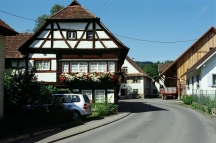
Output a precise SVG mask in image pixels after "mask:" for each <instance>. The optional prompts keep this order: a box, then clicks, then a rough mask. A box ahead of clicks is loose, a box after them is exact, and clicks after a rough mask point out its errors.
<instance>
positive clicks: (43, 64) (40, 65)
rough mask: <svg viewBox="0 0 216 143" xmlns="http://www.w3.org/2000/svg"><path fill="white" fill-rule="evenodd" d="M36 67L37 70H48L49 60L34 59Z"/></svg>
mask: <svg viewBox="0 0 216 143" xmlns="http://www.w3.org/2000/svg"><path fill="white" fill-rule="evenodd" d="M36 69H37V70H50V61H49V60H44V61H36Z"/></svg>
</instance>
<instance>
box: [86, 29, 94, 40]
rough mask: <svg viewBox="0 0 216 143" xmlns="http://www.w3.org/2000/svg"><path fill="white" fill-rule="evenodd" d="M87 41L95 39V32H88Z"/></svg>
mask: <svg viewBox="0 0 216 143" xmlns="http://www.w3.org/2000/svg"><path fill="white" fill-rule="evenodd" d="M86 39H93V31H87V34H86Z"/></svg>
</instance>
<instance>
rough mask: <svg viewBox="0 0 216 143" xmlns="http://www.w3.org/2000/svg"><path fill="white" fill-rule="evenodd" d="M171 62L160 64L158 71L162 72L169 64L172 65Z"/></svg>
mask: <svg viewBox="0 0 216 143" xmlns="http://www.w3.org/2000/svg"><path fill="white" fill-rule="evenodd" d="M170 65H171V63H170V64H158V72H159V73H162V72H163V71H164V70H165V69H166V68H167V67H168V66H170Z"/></svg>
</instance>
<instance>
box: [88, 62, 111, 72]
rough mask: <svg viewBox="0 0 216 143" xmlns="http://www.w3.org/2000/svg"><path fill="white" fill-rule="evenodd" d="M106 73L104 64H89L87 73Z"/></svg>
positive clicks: (105, 64)
mask: <svg viewBox="0 0 216 143" xmlns="http://www.w3.org/2000/svg"><path fill="white" fill-rule="evenodd" d="M105 71H107V63H106V62H98V63H97V62H92V63H90V64H89V72H105Z"/></svg>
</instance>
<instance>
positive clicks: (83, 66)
mask: <svg viewBox="0 0 216 143" xmlns="http://www.w3.org/2000/svg"><path fill="white" fill-rule="evenodd" d="M70 71H71V72H88V64H87V62H80V63H79V62H71V63H70Z"/></svg>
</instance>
